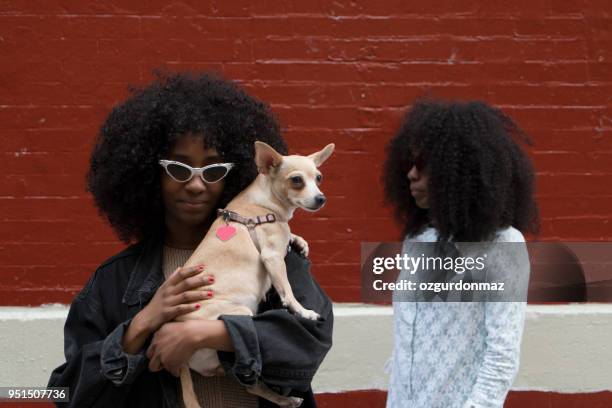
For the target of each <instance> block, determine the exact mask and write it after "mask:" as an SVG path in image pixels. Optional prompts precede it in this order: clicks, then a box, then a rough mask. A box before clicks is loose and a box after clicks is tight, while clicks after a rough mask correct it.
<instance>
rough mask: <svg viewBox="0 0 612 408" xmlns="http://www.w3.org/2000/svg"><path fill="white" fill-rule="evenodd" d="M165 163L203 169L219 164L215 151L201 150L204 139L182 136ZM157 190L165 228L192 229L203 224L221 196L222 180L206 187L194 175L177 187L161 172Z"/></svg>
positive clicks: (177, 183) (219, 159) (174, 182)
mask: <svg viewBox="0 0 612 408" xmlns="http://www.w3.org/2000/svg"><path fill="white" fill-rule="evenodd" d="M165 159H167V160H174V161H178V162H181V163H184V164H187V165H189V166H191V167H204V166H206V165H209V164H213V163H220V162H222V160H221V156H220V155H219V153H218V152H217V149H215V148H214V147H212V148H205V147H204V138H203V137H201V136H199V137H193V135H189V134H188V135H183V136H181V137H179V138H178V139H177V141H176V144H175V146H174V148H173V149H172V150H171V151H170V153H169V155H168V157H165ZM161 171H162V177H161V189H162V197H163V201H164V207H165V217H166V225H168V224H169V223H171V224H173V225H175V226H185V227H196V226H199V225H201V224H202V223H204V222H205V221H206V219H207V218H208V216H209V215H210V213H211V211H214V210H215V208H216V206H217V202H218V201H219V197H220V196H221V193H222V192H223V187H224V185H225V184H224V183H225V180H220V181H218V182H216V183H206V182H204V181H203V180H202V178H201V177H200V176H198V175H194V176H193V177H192V178H191V180H189V181H187V182H184V183H181V182H178V181H175V180H173V179H172V178H171V177H170V176H169V175H168V174H167V173H166V171H165V170H164V169H163V168H162V169H161Z"/></svg>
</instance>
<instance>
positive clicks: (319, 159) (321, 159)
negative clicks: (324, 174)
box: [308, 143, 336, 167]
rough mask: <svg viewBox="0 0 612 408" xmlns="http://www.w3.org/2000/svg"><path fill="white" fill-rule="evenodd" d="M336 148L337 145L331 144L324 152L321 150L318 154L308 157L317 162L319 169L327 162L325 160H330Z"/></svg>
mask: <svg viewBox="0 0 612 408" xmlns="http://www.w3.org/2000/svg"><path fill="white" fill-rule="evenodd" d="M334 147H336V145H335V144H333V143H330V144H328V145H327V146H325V147H324V148H323V150H319V151H318V152H316V153H313V154H311V155H310V156H308V157H309V158H311V159H312V160H313V161H314V162H315V166H317V167H319V166H320V165H322V164H323V162H325V160H327V159H328V158H329V156H331V154H332V153H333V151H334Z"/></svg>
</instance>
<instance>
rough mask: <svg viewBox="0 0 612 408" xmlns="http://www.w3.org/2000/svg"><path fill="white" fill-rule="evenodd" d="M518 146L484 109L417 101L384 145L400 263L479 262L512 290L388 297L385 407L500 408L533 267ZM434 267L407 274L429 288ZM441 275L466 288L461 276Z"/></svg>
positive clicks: (534, 224)
mask: <svg viewBox="0 0 612 408" xmlns="http://www.w3.org/2000/svg"><path fill="white" fill-rule="evenodd" d="M523 142H528V139H527V136H526V135H525V134H524V133H523V132H522V131H521V130H520V128H519V127H518V126H517V125H516V124H515V123H514V122H513V121H512V120H511V119H510V118H509V117H508V116H507V115H506V114H504V113H503V112H502V111H501V110H499V109H496V108H493V107H491V106H489V105H487V104H486V103H483V102H476V101H474V102H443V101H435V100H426V101H425V100H424V101H418V102H417V103H415V104H414V105H413V106H412V108H411V109H410V111H409V112H408V113H407V114H406V117H405V119H404V122H403V124H402V126H401V128H400V129H399V131H398V132H397V134H396V135H395V136H394V138H393V139H392V140H391V142H390V143H389V145H388V147H387V159H386V162H385V168H384V186H385V198H386V200H387V202H388V203H390V204H392V206H393V207H394V209H395V215H396V218H397V220H398V221H399V223H400V224H401V226H402V228H403V235H404V243H403V252H404V254H405V255H408V256H411V257H419V256H422V254H423V253H427V255H428V256H431V257H432V259H436V256H438V257H443V258H444V259H445V260H446V259H447V257H448V259H451V260H458V259H460V258H461V257H465V255H468V254H474V253H476V254H479V255H484V258H482V259H481V261H480V262H482V263H483V264H484V265H485V268H486V269H485V273H486V274H487V275H486V276H488V282H489V283H490V282H504V283H505V285H506V286H507V287H511V288H513V289H514V290H513V291H512V293H511V294H508V296H506V297H505V298H503V297H500V296H497V295H495V296H493V295H491V293H489V294H486V295H485V296H484V297H483V296H482V295H483V294H477V293H476V294H474V293H471V294H470V293H469V292H466V293H462V292H460V291H455V292H452V291H447V292H445V293H440V294H439V295H438V294H435V293H434V295H435V296H434V297H432V296H431V293H428V292H426V291H423V292H420V293H417V292H416V291H415V292H414V293H413V294H409V295H407V294H401V295H400V294H399V292H395V293H394V301H393V309H394V349H393V357H392V358H391V359H390V361H389V364H390V368H391V378H390V382H389V393H388V397H387V407H390V408H400V407H410V408H484V407H487V408H489V407H499V408H501V407H503V404H504V400H505V398H506V395H507V393H508V390H509V389H510V387H511V386H512V383H513V381H514V378H515V376H516V373H517V371H518V363H519V351H520V343H521V336H522V331H523V325H524V315H525V305H526V292H527V283H528V280H529V261H528V256H527V251H526V246H525V240H524V237H523V233H528V232H536V231H537V229H538V209H537V205H536V202H535V200H534V171H533V168H532V165H531V163H530V161H529V159H528V157H527V155H526V154H525V153H524V152H523V150H522V149H521V147H520V145H521V144H522V143H523ZM428 243H430V244H428ZM475 243H477V244H475ZM474 249H476V251H474ZM482 249H486V252H483V251H482ZM487 255H488V257H487ZM464 259H465V258H464ZM429 268H430V269H429V270H423V268H421V269H420V270H419V271H418V273H416V274H412V276H418V279H421V280H431V281H433V279H435V278H434V277H435V276H436V275H435V274H434V272H435V270H434V269H433V268H432V267H429ZM403 276H406V275H404V272H401V275H400V278H402V277H403ZM438 277H444V278H443V279H449V280H451V281H452V280H455V281H457V280H460V279H468V278H467V276H466V274H465V273H463V272H462V271H458V270H451V271H450V273H448V274H447V275H444V274H441V275H438ZM418 279H416V280H417V281H418ZM440 280H442V279H440ZM435 283H440V282H435ZM423 287H425V288H426V287H427V286H423ZM455 287H456V286H455ZM472 295H476V296H478V297H471V296H472ZM489 295H491V297H486V296H489ZM420 296H424V297H420ZM491 299H495V301H483V300H491ZM470 300H478V301H470ZM501 300H503V301H501Z"/></svg>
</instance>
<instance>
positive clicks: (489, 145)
mask: <svg viewBox="0 0 612 408" xmlns="http://www.w3.org/2000/svg"><path fill="white" fill-rule="evenodd" d="M522 144H528V145H531V141H530V139H529V137H528V136H527V135H526V133H525V132H524V131H523V130H522V129H521V128H519V126H518V125H517V124H516V123H515V122H513V121H512V119H511V118H510V117H509V116H508V115H506V114H505V113H504V112H502V111H501V110H500V109H497V108H494V107H492V106H490V105H488V104H486V103H485V102H481V101H467V102H459V101H441V100H433V99H423V100H418V101H416V103H415V104H414V105H413V106H412V108H411V109H410V110H409V111H408V112H407V114H406V116H405V118H404V121H403V123H402V125H401V127H400V129H399V131H398V132H397V134H396V135H395V136H394V137H393V138H392V139H391V141H390V142H389V144H388V145H387V150H386V152H387V159H386V162H385V165H384V171H383V184H384V192H385V202H386V203H387V204H390V205H392V206H393V207H394V210H395V216H396V218H397V220H398V222H399V223H400V224H401V225H402V226H403V227H404V230H403V233H404V235H406V234H408V235H416V234H417V233H419V232H420V231H422V229H423V228H424V227H425V226H427V225H429V224H433V225H435V227H436V229H437V230H438V234H439V235H438V241H439V242H442V241H446V240H448V239H449V238H452V239H453V240H455V241H470V242H476V241H486V240H489V239H492V238H493V236H494V233H495V231H496V230H497V229H499V228H504V227H508V226H513V227H515V228H517V229H518V230H520V231H521V232H523V233H537V232H538V229H539V211H538V206H537V203H536V201H535V199H534V189H535V176H534V169H533V166H532V164H531V161H530V159H529V158H528V156H527V155H526V153H525V152H524V151H523V149H522V148H521V145H522ZM415 163H416V164H417V168H418V166H419V164H420V165H421V166H424V169H425V171H426V172H427V175H428V177H429V178H428V201H429V207H430V208H429V209H422V208H419V207H418V206H417V205H416V202H415V199H414V197H412V195H411V194H410V182H409V180H408V178H407V173H408V171H409V170H410V169H411V168H412V166H413V165H414V164H415Z"/></svg>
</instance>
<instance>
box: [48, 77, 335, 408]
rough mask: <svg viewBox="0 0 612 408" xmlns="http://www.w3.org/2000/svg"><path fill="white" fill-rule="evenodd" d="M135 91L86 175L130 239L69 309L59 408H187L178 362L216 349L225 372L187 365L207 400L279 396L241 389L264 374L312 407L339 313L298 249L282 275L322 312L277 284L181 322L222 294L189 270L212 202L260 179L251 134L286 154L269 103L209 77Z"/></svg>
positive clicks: (243, 403) (229, 403) (248, 403)
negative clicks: (282, 293)
mask: <svg viewBox="0 0 612 408" xmlns="http://www.w3.org/2000/svg"><path fill="white" fill-rule="evenodd" d="M131 92H132V95H131V97H130V98H128V99H127V100H126V101H125V102H123V103H121V104H119V105H118V106H116V107H115V108H114V109H113V110H112V112H111V113H110V114H109V116H108V118H107V119H106V121H105V122H104V124H103V125H102V127H101V129H100V133H99V135H98V138H97V141H96V144H95V147H94V148H93V152H92V154H91V160H90V169H89V172H88V174H87V188H88V191H90V192H91V193H92V195H93V198H94V201H95V204H96V206H97V207H98V209H99V212H100V214H101V215H102V216H103V217H104V218H105V219H106V220H108V222H109V224H110V225H111V226H112V228H113V229H114V230H115V232H116V233H117V235H118V237H119V238H120V239H121V240H122V241H123V242H125V243H126V244H128V245H129V246H128V247H127V248H126V249H125V250H123V251H121V252H120V253H118V254H116V255H115V256H113V257H111V258H109V259H108V260H106V261H105V262H103V263H102V264H101V265H100V266H99V267H98V269H97V270H96V271H95V273H94V274H93V275H92V276H91V278H90V279H89V280H88V281H87V283H86V284H85V286H84V287H83V289H82V290H81V291H80V292H79V293H78V295H77V296H76V297H75V299H74V300H73V302H72V304H71V306H70V310H69V313H68V318H67V320H66V323H65V326H64V343H65V350H64V352H65V357H66V362H65V363H64V364H62V365H61V366H59V367H57V368H56V369H55V370H54V371H53V372H52V374H51V377H50V380H49V386H50V387H69V397H70V398H69V402H68V403H59V402H58V403H57V405H58V406H68V407H113V408H119V407H148V408H150V407H180V406H182V403H181V401H182V397H181V395H180V394H181V389H180V382H179V379H178V378H177V376H178V373H179V369H180V367H182V366H184V365H185V364H186V363H187V361H188V360H189V359H190V357H191V356H192V355H193V353H194V352H195V351H196V350H198V349H200V348H212V349H216V350H218V356H219V360H220V361H221V364H222V366H223V368H224V371H225V375H220V376H215V377H202V376H200V375H199V374H197V373H196V372H195V371H192V372H191V374H192V378H193V381H194V389H195V391H196V394H197V396H198V399H199V401H200V404H201V405H202V406H204V407H257V406H259V407H269V406H275V405H272V404H271V403H270V402H269V401H267V400H264V399H259V398H258V397H256V396H254V395H252V394H249V393H248V392H247V391H246V388H245V386H248V385H252V384H254V383H255V382H257V381H261V382H264V383H265V384H266V385H268V386H269V387H270V388H272V389H273V390H274V391H276V392H278V393H280V394H283V395H292V396H295V397H298V398H303V399H304V401H303V404H302V406H304V407H313V406H316V404H315V401H314V398H313V393H312V389H311V387H310V383H311V381H312V378H313V376H314V374H315V372H316V370H317V368H318V366H319V364H320V363H321V361H322V360H323V358H324V356H325V354H326V353H327V351H328V350H329V348H330V347H331V335H332V325H333V315H332V307H331V301H330V300H329V298H328V297H327V295H326V294H325V293H324V292H323V290H322V289H321V288H320V287H319V285H318V284H317V283H316V281H314V279H313V278H312V276H311V274H310V271H309V266H310V263H309V261H308V260H307V259H306V258H304V257H303V256H301V255H299V253H298V252H299V251H289V252H288V253H287V256H286V258H285V263H286V265H287V274H288V277H289V280H290V283H291V286H292V288H293V289H294V292H295V294H296V297H298V298H299V299H300V301H301V302H302V304H303V305H304V306H305V307H309V308H312V309H314V310H317V311H318V312H319V313H320V314H321V316H322V319H321V320H319V321H306V320H305V319H301V318H299V317H297V316H295V315H293V314H291V313H288V312H287V311H286V310H285V309H283V308H282V305H281V302H280V299H279V297H278V295H277V294H276V292H275V291H274V289H271V290H270V292H268V294H267V295H266V297H265V299H264V301H262V303H261V304H260V305H259V308H258V312H257V314H256V315H255V316H252V317H251V316H229V315H222V316H220V317H219V319H218V320H214V321H212V320H211V321H196V320H191V321H189V322H173V319H174V318H175V317H176V316H178V315H181V314H184V313H188V312H191V311H193V310H194V309H195V308H197V307H199V304H197V303H196V302H197V301H199V300H204V299H207V298H210V297H213V296H214V293H213V291H212V290H205V291H201V290H200V291H196V290H194V289H195V288H199V287H202V285H206V284H210V283H212V282H214V276H213V275H211V274H206V279H205V281H202V280H200V279H196V278H195V276H196V275H199V274H200V272H201V271H206V266H205V265H203V266H200V267H193V268H182V267H181V266H182V265H184V263H185V262H186V261H187V259H188V258H189V257H190V256H191V254H192V253H193V251H194V250H195V248H196V247H197V246H198V244H199V243H200V242H201V241H202V239H203V238H204V236H205V235H206V233H207V231H208V228H209V227H210V225H211V223H212V221H213V220H214V219H215V217H216V213H217V209H218V208H223V207H224V206H225V205H226V204H227V203H228V202H229V201H230V200H231V199H232V198H233V197H234V196H236V195H237V194H238V193H239V192H240V191H242V190H243V189H244V188H245V187H246V186H247V185H249V184H250V183H251V182H252V181H253V180H254V179H255V177H256V175H257V169H256V166H255V163H254V142H255V140H261V141H263V142H265V143H267V144H269V145H270V146H272V147H274V148H275V149H276V150H277V151H278V152H280V153H282V154H286V153H287V145H286V143H285V141H284V140H283V139H282V137H281V135H280V130H279V126H278V124H277V122H276V120H275V118H274V116H273V115H272V113H271V111H270V109H269V107H268V106H267V105H266V104H264V103H262V102H261V101H258V100H257V99H255V98H253V97H251V96H249V95H247V94H246V93H245V92H244V91H243V90H242V89H241V88H239V87H238V86H237V85H235V84H234V83H232V82H229V81H227V80H224V79H221V78H219V77H217V76H214V75H210V74H198V75H195V74H187V73H183V74H162V73H158V74H157V77H156V79H155V81H153V82H152V83H151V84H150V85H148V86H147V87H144V88H142V89H132V90H131ZM166 160H169V161H171V162H175V163H171V164H168V162H167V161H166ZM190 168H191V169H193V168H203V170H200V171H199V172H194V171H193V170H190Z"/></svg>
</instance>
